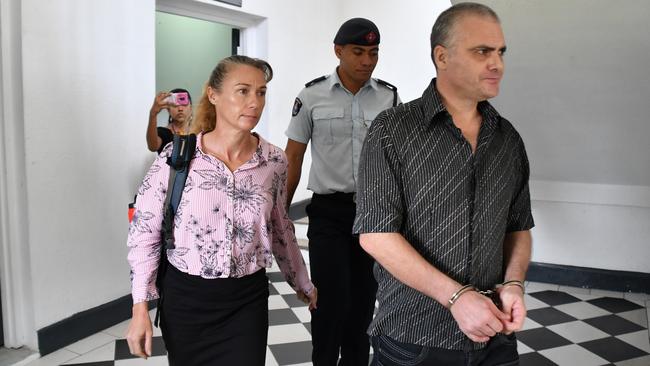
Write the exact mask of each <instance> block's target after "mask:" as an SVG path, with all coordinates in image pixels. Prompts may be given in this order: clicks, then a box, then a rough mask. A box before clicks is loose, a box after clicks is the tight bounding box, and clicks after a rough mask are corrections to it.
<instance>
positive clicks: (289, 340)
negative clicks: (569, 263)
mask: <svg viewBox="0 0 650 366" xmlns="http://www.w3.org/2000/svg"><path fill="white" fill-rule="evenodd" d="M268 277H269V280H270V284H269V288H270V291H271V296H270V298H269V322H270V327H269V336H268V348H267V356H266V365H311V362H310V355H311V335H310V323H309V321H310V314H309V311H308V310H307V307H306V306H305V305H304V304H303V303H301V302H300V301H298V300H297V299H296V297H295V293H294V292H293V290H292V289H291V288H290V287H289V286H288V285H287V284H286V282H284V280H283V278H282V274H281V273H280V272H279V271H278V269H277V267H274V268H272V269H271V270H270V271H269V272H268ZM527 291H528V294H527V295H526V303H527V306H528V318H527V321H526V324H525V327H524V329H523V330H522V331H520V332H519V333H517V338H518V342H519V353H520V354H521V364H522V365H524V366H537V365H540V366H541V365H571V366H591V365H621V366H623V365H624V366H632V365H638V366H641V365H644V366H648V365H650V341H649V335H648V318H649V316H650V310H648V305H650V295H647V294H623V293H614V292H607V291H598V290H588V289H580V288H567V287H561V286H557V285H550V284H541V283H528V284H527ZM126 327H127V322H123V323H120V324H118V325H116V326H114V327H111V328H108V329H106V330H104V331H103V332H100V333H97V334H95V335H93V336H91V337H88V338H86V339H84V340H81V341H79V342H77V343H74V344H72V345H70V346H68V347H66V348H64V349H62V350H59V351H57V352H54V353H53V354H51V355H48V356H46V357H43V358H41V359H38V360H35V361H33V362H31V363H28V364H27V365H28V366H50V365H69V366H72V365H79V366H81V365H84V366H109V365H115V366H136V365H143V366H161V365H167V360H166V357H165V350H164V345H163V342H162V338H161V337H160V333H159V331H158V330H157V329H156V331H155V336H156V337H155V341H154V357H151V358H150V359H149V360H147V361H145V360H141V359H137V358H133V357H132V356H131V355H130V354H129V352H128V347H127V345H126V341H125V340H124V339H122V338H123V337H124V334H125V332H126Z"/></svg>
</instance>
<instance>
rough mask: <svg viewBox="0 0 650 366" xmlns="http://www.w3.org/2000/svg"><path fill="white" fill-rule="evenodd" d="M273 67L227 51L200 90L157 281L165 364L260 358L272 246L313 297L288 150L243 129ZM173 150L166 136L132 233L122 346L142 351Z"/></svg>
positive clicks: (147, 351) (253, 121)
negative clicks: (289, 191)
mask: <svg viewBox="0 0 650 366" xmlns="http://www.w3.org/2000/svg"><path fill="white" fill-rule="evenodd" d="M272 76H273V71H272V69H271V66H270V65H269V64H268V63H266V62H265V61H262V60H258V59H252V58H249V57H246V56H231V57H228V58H226V59H224V60H222V61H221V62H219V64H218V65H217V67H216V68H215V69H214V70H213V71H212V74H211V76H210V79H209V81H208V84H207V86H206V90H205V92H204V93H203V97H202V98H201V102H200V104H199V107H198V110H197V118H196V120H195V125H194V126H193V129H194V130H195V131H199V133H198V135H197V144H196V145H197V147H196V152H195V155H194V159H193V160H192V163H191V165H190V172H189V176H188V178H187V182H186V185H185V190H184V192H183V196H182V200H181V204H180V206H179V208H178V212H177V215H176V220H175V228H174V238H175V246H176V248H175V249H173V250H169V251H168V252H167V259H168V260H169V263H170V266H169V269H168V271H167V274H166V276H165V279H164V281H163V291H164V294H165V301H164V306H163V308H162V311H161V329H162V333H163V339H164V340H165V345H166V347H167V350H168V357H169V364H170V365H183V366H186V365H264V361H265V357H266V355H265V354H266V336H267V332H268V282H267V281H268V280H267V277H266V275H265V268H268V267H270V266H271V262H272V257H271V253H273V255H274V256H275V258H276V260H277V261H278V265H279V267H280V269H281V270H282V272H283V273H284V275H285V278H286V280H287V282H288V283H289V284H290V285H291V286H292V287H293V288H294V289H295V290H296V292H297V294H298V297H299V298H300V299H301V300H303V301H304V302H306V303H308V304H309V308H310V310H311V309H313V308H315V306H316V297H317V295H316V293H317V292H316V288H315V287H314V286H313V284H312V283H311V281H310V280H309V278H308V275H307V269H306V267H305V263H304V261H303V259H302V256H301V254H300V250H299V249H298V246H297V243H296V238H295V235H294V229H293V224H292V223H291V221H290V220H289V218H288V215H287V211H286V206H285V200H286V179H287V175H286V173H287V160H286V157H285V155H284V152H283V151H282V150H281V149H279V148H278V147H276V146H273V145H271V144H269V143H268V142H266V141H265V140H264V139H262V138H261V137H260V136H258V135H257V134H255V133H252V132H251V130H252V129H253V128H254V127H255V126H256V125H257V123H258V121H259V119H260V116H261V114H262V110H263V108H264V103H265V94H266V84H267V82H268V81H270V80H271V78H272ZM170 152H171V145H170V146H168V147H167V148H165V149H164V150H163V152H162V154H160V155H159V156H158V158H157V159H156V161H155V162H154V164H153V166H152V167H151V169H150V170H149V173H148V174H147V176H146V177H145V179H144V182H143V184H142V187H141V188H140V192H139V196H140V197H138V200H137V202H138V203H137V205H136V210H137V212H136V217H135V218H134V219H133V223H132V224H131V227H130V230H129V239H128V245H129V248H130V250H129V255H128V259H129V263H130V265H131V269H132V273H133V275H132V277H133V278H132V294H133V302H134V305H133V318H132V319H131V323H130V325H129V330H128V333H127V340H128V343H129V348H130V350H131V353H133V354H134V355H138V356H141V357H145V358H146V357H148V356H150V355H151V334H152V326H151V320H150V318H149V313H148V308H147V301H148V300H152V299H155V298H157V297H158V292H157V291H156V288H155V285H154V280H155V276H156V268H157V265H158V260H159V258H158V257H159V255H158V253H159V245H160V234H159V233H160V229H161V223H162V216H163V203H164V200H165V195H166V193H165V192H166V189H167V180H168V177H169V167H168V166H167V164H165V160H166V158H167V157H168V156H169V155H170ZM162 260H165V258H162Z"/></svg>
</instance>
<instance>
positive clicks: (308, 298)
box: [296, 287, 318, 311]
mask: <svg viewBox="0 0 650 366" xmlns="http://www.w3.org/2000/svg"><path fill="white" fill-rule="evenodd" d="M296 295H297V296H298V298H299V299H300V301H302V302H304V303H305V304H309V310H310V311H311V310H314V309H316V301H317V300H318V290H317V289H316V287H314V288H313V289H312V290H311V291H310V292H309V293H308V294H305V293H304V292H303V291H298V292H297V293H296Z"/></svg>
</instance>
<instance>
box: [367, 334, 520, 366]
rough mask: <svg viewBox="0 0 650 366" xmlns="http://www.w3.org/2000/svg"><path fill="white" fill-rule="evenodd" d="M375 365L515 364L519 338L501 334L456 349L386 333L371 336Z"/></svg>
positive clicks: (505, 365) (467, 365) (373, 362)
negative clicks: (477, 344) (482, 344)
mask: <svg viewBox="0 0 650 366" xmlns="http://www.w3.org/2000/svg"><path fill="white" fill-rule="evenodd" d="M372 348H373V352H374V355H373V358H372V363H371V365H372V366H425V365H444V366H456V365H458V366H515V365H519V354H518V353H517V340H516V338H515V335H514V333H513V334H511V335H502V334H498V335H496V336H494V337H492V339H491V340H490V341H489V342H488V344H487V346H486V347H485V348H483V349H481V350H478V351H454V350H447V349H443V348H433V347H424V346H418V345H415V344H408V343H402V342H398V341H396V340H394V339H392V338H390V337H387V336H385V335H380V336H376V337H372Z"/></svg>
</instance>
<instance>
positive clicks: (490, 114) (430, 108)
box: [422, 78, 501, 129]
mask: <svg viewBox="0 0 650 366" xmlns="http://www.w3.org/2000/svg"><path fill="white" fill-rule="evenodd" d="M477 108H478V111H479V113H481V116H482V117H483V122H484V124H485V125H486V126H487V127H488V128H490V129H494V128H496V126H497V125H498V123H499V121H500V120H501V115H499V112H497V110H496V109H494V107H493V106H492V104H490V102H488V101H487V100H484V101H482V102H479V103H478V106H477ZM422 111H423V112H424V118H425V121H428V122H429V123H433V122H434V121H440V120H444V119H443V118H441V116H446V115H448V112H447V108H446V107H445V105H444V103H443V102H442V96H441V95H440V93H439V92H438V89H437V88H436V78H433V79H432V80H431V83H430V84H429V86H428V87H427V88H426V89H425V90H424V93H422Z"/></svg>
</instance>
